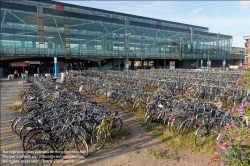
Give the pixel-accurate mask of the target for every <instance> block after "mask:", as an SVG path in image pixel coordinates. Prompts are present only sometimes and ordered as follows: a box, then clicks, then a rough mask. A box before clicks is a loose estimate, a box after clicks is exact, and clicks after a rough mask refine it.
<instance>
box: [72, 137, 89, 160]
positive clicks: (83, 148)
mask: <svg viewBox="0 0 250 166" xmlns="http://www.w3.org/2000/svg"><path fill="white" fill-rule="evenodd" d="M74 142H75V147H76V150H77V151H78V152H79V153H80V154H81V155H82V156H84V157H87V156H88V155H89V147H88V144H87V142H86V140H85V139H84V137H82V136H81V135H75V139H74Z"/></svg>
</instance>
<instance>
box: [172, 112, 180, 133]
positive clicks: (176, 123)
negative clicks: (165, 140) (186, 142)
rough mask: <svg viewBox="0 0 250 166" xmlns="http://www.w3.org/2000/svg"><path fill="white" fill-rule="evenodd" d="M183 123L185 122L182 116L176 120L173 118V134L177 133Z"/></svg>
mask: <svg viewBox="0 0 250 166" xmlns="http://www.w3.org/2000/svg"><path fill="white" fill-rule="evenodd" d="M182 122H183V117H182V116H180V117H178V116H177V117H176V118H173V120H172V124H171V131H172V132H173V133H177V132H178V129H179V127H180V125H181V123H182Z"/></svg>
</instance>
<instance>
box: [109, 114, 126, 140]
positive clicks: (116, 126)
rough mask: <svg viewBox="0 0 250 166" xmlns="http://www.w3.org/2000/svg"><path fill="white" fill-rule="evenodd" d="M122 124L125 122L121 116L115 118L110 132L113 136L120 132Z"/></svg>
mask: <svg viewBox="0 0 250 166" xmlns="http://www.w3.org/2000/svg"><path fill="white" fill-rule="evenodd" d="M122 126H123V122H122V120H121V118H116V119H114V122H113V126H112V128H111V132H110V134H111V136H116V135H117V134H119V132H120V131H121V129H122Z"/></svg>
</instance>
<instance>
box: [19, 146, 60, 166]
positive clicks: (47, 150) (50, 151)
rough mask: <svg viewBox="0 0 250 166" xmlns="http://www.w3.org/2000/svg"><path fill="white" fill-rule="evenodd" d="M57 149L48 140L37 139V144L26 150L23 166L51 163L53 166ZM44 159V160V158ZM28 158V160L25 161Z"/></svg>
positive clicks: (50, 165)
mask: <svg viewBox="0 0 250 166" xmlns="http://www.w3.org/2000/svg"><path fill="white" fill-rule="evenodd" d="M54 152H55V149H54V148H53V146H52V145H51V144H50V143H48V142H46V141H37V142H36V143H35V144H33V145H32V146H30V147H29V148H28V149H27V150H26V151H24V154H23V157H22V159H21V160H24V161H21V162H22V163H23V166H33V165H34V163H35V164H36V165H49V166H52V164H53V163H54V159H55V157H54V155H55V153H54ZM42 159H43V160H42ZM25 160H26V161H25Z"/></svg>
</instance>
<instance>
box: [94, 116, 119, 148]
mask: <svg viewBox="0 0 250 166" xmlns="http://www.w3.org/2000/svg"><path fill="white" fill-rule="evenodd" d="M122 125H123V123H122V119H121V117H120V115H119V114H118V111H115V112H114V113H113V114H109V115H107V116H104V118H103V119H102V121H101V123H100V124H99V125H98V126H97V127H96V128H95V129H94V130H93V132H92V136H91V144H92V146H93V147H94V149H96V150H99V149H101V148H102V147H103V146H104V144H105V142H106V139H107V136H108V137H110V139H111V136H115V135H117V134H118V133H119V132H120V130H121V128H122Z"/></svg>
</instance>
